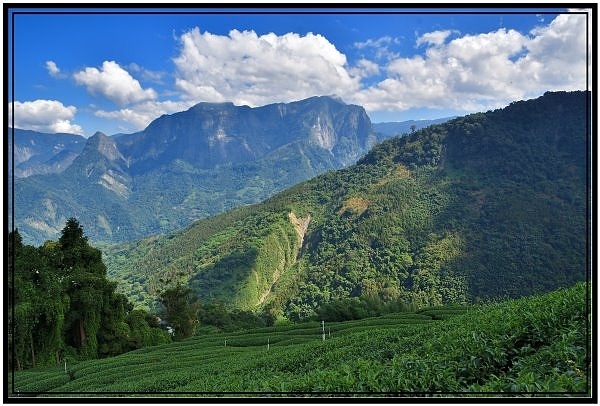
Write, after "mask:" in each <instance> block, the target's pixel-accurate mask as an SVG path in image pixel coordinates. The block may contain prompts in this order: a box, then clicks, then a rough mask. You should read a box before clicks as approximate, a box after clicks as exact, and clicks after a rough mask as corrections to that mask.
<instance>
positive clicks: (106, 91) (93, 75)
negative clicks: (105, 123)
mask: <svg viewBox="0 0 600 406" xmlns="http://www.w3.org/2000/svg"><path fill="white" fill-rule="evenodd" d="M73 77H74V79H75V81H76V82H77V83H78V84H81V85H84V86H86V88H87V90H88V91H89V92H90V93H92V94H96V93H99V94H101V95H103V96H104V97H106V98H108V99H109V100H111V101H113V102H114V103H116V104H118V105H119V106H125V105H128V104H130V103H138V102H142V101H145V100H154V99H156V98H157V97H158V96H157V93H156V91H154V89H152V88H149V89H143V88H142V86H141V85H140V82H138V81H137V80H136V79H134V78H133V77H132V76H131V75H130V74H129V72H127V71H126V70H125V69H123V68H122V67H121V66H119V64H118V63H116V62H115V61H104V62H103V63H102V68H101V69H97V68H93V67H87V68H85V70H82V71H79V72H77V73H75V74H74V75H73Z"/></svg>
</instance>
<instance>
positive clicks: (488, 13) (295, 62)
mask: <svg viewBox="0 0 600 406" xmlns="http://www.w3.org/2000/svg"><path fill="white" fill-rule="evenodd" d="M15 11H16V14H14V15H13V14H12V12H15ZM35 11H49V13H48V12H45V13H44V12H42V13H32V12H35ZM63 11H67V12H78V11H79V12H80V11H84V10H83V9H68V10H66V9H57V8H53V9H47V10H36V9H32V8H27V9H12V10H10V12H11V14H9V26H8V28H9V34H11V35H9V38H8V39H9V44H8V45H9V56H10V55H12V53H11V52H12V46H13V44H14V60H12V58H10V57H9V60H8V62H9V67H10V70H9V88H8V96H9V100H8V101H9V102H14V104H13V105H11V104H9V112H10V113H9V116H10V117H9V119H12V118H13V117H12V108H14V120H15V126H16V127H18V128H25V129H33V130H38V131H43V132H51V133H52V132H71V133H78V134H82V135H84V136H90V135H92V134H93V133H95V132H96V131H102V132H104V133H106V134H109V135H111V134H115V133H119V132H125V133H129V132H135V131H138V130H141V129H143V128H145V127H146V126H147V125H148V124H149V123H150V122H151V121H152V120H153V119H155V118H157V117H159V116H160V115H162V114H170V113H174V112H176V111H182V110H185V109H187V108H189V107H191V106H192V105H194V104H196V103H199V102H225V101H231V102H233V103H235V104H238V105H249V106H261V105H265V104H269V103H276V102H290V101H294V100H300V99H303V98H307V97H311V96H314V95H325V94H327V95H334V94H335V95H337V96H339V97H341V98H342V99H343V100H344V101H345V102H346V103H352V104H359V105H362V106H364V107H365V109H366V110H367V112H368V114H369V116H370V117H371V120H372V121H374V122H381V121H403V120H409V119H426V118H439V117H446V116H449V115H462V114H467V113H470V112H476V111H486V110H489V109H493V108H498V107H503V106H505V105H506V104H508V103H510V102H511V101H514V100H522V99H528V98H533V97H537V96H539V95H541V94H543V93H544V92H545V91H548V90H577V89H585V88H586V86H588V85H589V84H588V82H587V80H586V67H587V66H588V63H589V61H588V59H591V57H589V55H588V54H589V52H588V50H587V49H586V22H587V18H588V17H587V15H586V14H584V13H582V12H581V10H561V9H556V8H554V9H552V8H540V9H503V10H490V9H470V11H475V12H476V13H475V14H466V13H464V11H465V10H464V9H458V8H449V9H444V10H442V9H431V8H428V9H420V10H416V9H406V8H401V9H391V8H390V9H357V8H353V9H331V10H328V11H329V13H323V12H322V10H321V9H310V8H309V9H306V10H304V11H307V12H308V13H297V12H298V11H302V10H291V9H285V10H280V9H279V10H278V9H254V10H239V9H233V8H226V9H222V10H215V9H212V10H208V9H186V10H183V9H166V10H165V9H162V10H159V9H141V8H135V9H131V10H127V9H114V10H111V9H96V10H93V9H87V10H85V11H86V12H88V13H87V14H81V13H74V14H72V13H71V14H70V13H64V12H63ZM90 11H91V13H90ZM123 11H132V12H133V14H120V13H122V12H123ZM215 11H224V12H225V13H223V14H218V13H217V14H215V13H214V12H215ZM247 11H252V13H248V12H247ZM267 11H268V12H269V13H265V12H267ZM315 11H317V13H315ZM347 11H351V12H352V13H351V14H347V13H344V12H347ZM375 11H377V12H378V13H377V14H373V12H375ZM113 12H117V14H115V13H113ZM165 12H168V13H165ZM207 12H210V13H207ZM13 23H14V25H13ZM13 33H14V37H13V36H12V34H13ZM590 42H591V41H590ZM590 45H591V44H590ZM590 49H591V46H590ZM13 79H14V82H13ZM588 80H589V79H588ZM13 83H14V89H13ZM13 91H14V93H13ZM13 94H14V96H13ZM13 97H14V98H13Z"/></svg>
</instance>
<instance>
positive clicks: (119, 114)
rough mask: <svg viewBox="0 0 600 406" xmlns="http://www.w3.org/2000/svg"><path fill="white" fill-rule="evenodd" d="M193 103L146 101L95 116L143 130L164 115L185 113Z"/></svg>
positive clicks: (100, 112) (97, 113)
mask: <svg viewBox="0 0 600 406" xmlns="http://www.w3.org/2000/svg"><path fill="white" fill-rule="evenodd" d="M193 104H194V103H192V102H189V101H187V102H176V101H164V102H158V101H146V102H143V103H139V104H136V105H135V106H132V107H130V108H124V109H120V110H113V111H106V110H98V111H96V112H95V113H94V114H95V115H96V116H98V117H102V118H107V119H110V120H118V121H121V122H123V123H126V124H127V125H129V126H132V129H133V130H143V129H144V128H146V127H147V126H148V124H150V122H151V121H152V120H154V119H156V118H157V117H159V116H161V115H163V114H170V113H175V112H178V111H183V110H186V109H188V108H189V107H191V106H192V105H193Z"/></svg>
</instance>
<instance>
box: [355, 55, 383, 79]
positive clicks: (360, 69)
mask: <svg viewBox="0 0 600 406" xmlns="http://www.w3.org/2000/svg"><path fill="white" fill-rule="evenodd" d="M349 71H350V72H351V74H352V75H354V76H357V77H360V78H366V77H369V76H373V75H378V74H379V71H380V69H379V65H377V64H376V63H375V62H373V61H370V60H368V59H364V58H363V59H360V60H359V61H358V62H357V63H356V67H354V68H351V69H350V70H349Z"/></svg>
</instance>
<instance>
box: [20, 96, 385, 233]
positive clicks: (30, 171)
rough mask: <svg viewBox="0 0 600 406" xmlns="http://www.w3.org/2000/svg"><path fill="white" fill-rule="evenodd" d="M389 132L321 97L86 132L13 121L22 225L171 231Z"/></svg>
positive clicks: (294, 179) (26, 229) (319, 168)
mask: <svg viewBox="0 0 600 406" xmlns="http://www.w3.org/2000/svg"><path fill="white" fill-rule="evenodd" d="M9 132H10V129H9ZM387 137H389V135H386V134H384V133H378V132H376V131H375V129H374V128H373V126H372V124H371V121H370V120H369V117H368V116H367V114H366V112H365V111H364V109H363V108H362V107H360V106H355V105H347V104H345V103H343V102H342V101H340V100H338V99H335V98H332V97H325V96H323V97H313V98H309V99H306V100H301V101H298V102H293V103H287V104H284V103H278V104H271V105H267V106H263V107H258V108H250V107H247V106H235V105H233V104H232V103H217V104H214V103H200V104H197V105H195V106H193V107H191V108H190V109H189V110H187V111H183V112H179V113H175V114H171V115H163V116H161V117H159V118H157V119H156V120H154V121H153V122H152V123H150V125H148V127H147V128H145V129H144V130H143V131H140V132H137V133H133V134H117V135H114V136H107V135H105V134H103V133H100V132H98V133H96V134H94V135H93V136H92V137H90V138H88V139H85V138H83V137H81V136H76V135H67V134H57V135H49V134H41V133H35V132H32V131H24V130H19V129H15V136H14V138H15V143H14V145H15V147H14V163H15V172H14V175H15V180H14V190H15V192H14V209H15V210H14V216H15V225H16V226H17V227H18V229H19V232H20V233H21V235H22V236H23V239H24V241H26V242H27V243H31V244H41V243H43V242H44V241H46V240H48V239H56V238H57V236H58V235H59V233H60V230H61V229H62V227H64V224H65V222H66V220H67V219H68V218H70V217H75V218H77V219H78V220H79V221H80V223H81V224H82V226H83V227H84V228H85V230H86V234H87V235H88V237H89V238H90V240H91V241H95V242H109V243H110V242H122V241H128V240H132V239H136V238H142V237H145V236H148V235H151V234H159V233H165V232H170V231H174V230H177V229H179V228H182V227H185V226H187V225H189V224H190V222H192V221H194V220H197V219H199V218H204V217H207V216H210V215H213V214H216V213H221V212H223V211H226V210H228V209H231V208H233V207H236V206H239V205H242V204H250V203H257V202H260V201H262V200H263V199H265V198H267V197H268V196H271V195H272V194H273V193H275V192H276V191H280V190H283V189H285V188H286V187H289V186H292V185H294V184H296V183H298V182H300V181H303V180H306V179H309V178H312V177H314V176H316V175H318V174H320V173H323V172H325V171H328V170H332V169H339V168H342V167H345V166H348V165H350V164H353V163H355V162H356V161H357V160H358V159H359V158H360V157H362V156H363V155H364V154H365V153H367V152H368V151H369V150H370V149H371V148H372V147H373V146H374V145H375V144H376V143H377V142H379V141H381V140H383V139H385V138H387ZM9 144H11V143H9ZM9 147H11V148H10V149H9V156H11V155H10V154H12V145H9ZM9 203H12V202H9ZM11 209H12V207H9V210H11Z"/></svg>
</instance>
